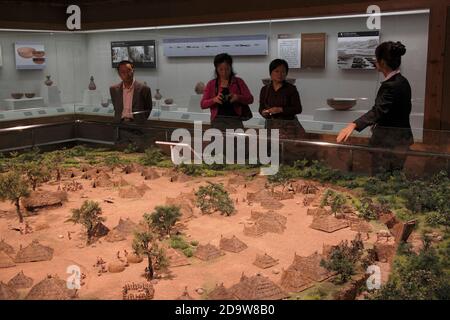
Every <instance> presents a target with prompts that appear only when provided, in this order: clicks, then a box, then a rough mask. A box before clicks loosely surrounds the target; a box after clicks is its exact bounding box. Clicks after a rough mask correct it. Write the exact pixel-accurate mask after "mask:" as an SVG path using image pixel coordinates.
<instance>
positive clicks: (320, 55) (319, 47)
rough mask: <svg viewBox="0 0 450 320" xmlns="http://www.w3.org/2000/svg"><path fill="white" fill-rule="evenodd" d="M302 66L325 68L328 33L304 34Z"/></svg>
mask: <svg viewBox="0 0 450 320" xmlns="http://www.w3.org/2000/svg"><path fill="white" fill-rule="evenodd" d="M301 38H302V44H301V47H302V54H301V61H302V68H325V61H326V41H327V34H326V33H303V34H302V37H301Z"/></svg>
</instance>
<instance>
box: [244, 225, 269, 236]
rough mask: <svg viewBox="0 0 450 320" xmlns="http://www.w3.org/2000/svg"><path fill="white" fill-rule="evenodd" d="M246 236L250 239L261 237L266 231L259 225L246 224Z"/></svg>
mask: <svg viewBox="0 0 450 320" xmlns="http://www.w3.org/2000/svg"><path fill="white" fill-rule="evenodd" d="M244 234H245V235H246V236H249V237H259V236H262V235H263V234H264V230H262V228H261V226H260V225H259V224H257V223H253V224H252V225H247V224H246V225H244Z"/></svg>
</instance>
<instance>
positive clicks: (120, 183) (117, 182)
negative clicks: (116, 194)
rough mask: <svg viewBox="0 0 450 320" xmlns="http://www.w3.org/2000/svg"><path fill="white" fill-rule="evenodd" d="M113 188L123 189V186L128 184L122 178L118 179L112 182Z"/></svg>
mask: <svg viewBox="0 0 450 320" xmlns="http://www.w3.org/2000/svg"><path fill="white" fill-rule="evenodd" d="M113 184H114V187H125V186H129V185H130V184H129V183H128V181H127V180H125V179H124V178H122V177H120V179H119V180H115V181H113Z"/></svg>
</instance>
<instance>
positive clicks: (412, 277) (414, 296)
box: [372, 246, 450, 300]
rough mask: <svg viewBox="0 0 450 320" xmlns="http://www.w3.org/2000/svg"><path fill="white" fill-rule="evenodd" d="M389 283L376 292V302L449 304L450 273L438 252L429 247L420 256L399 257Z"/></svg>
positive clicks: (410, 252)
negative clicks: (398, 301)
mask: <svg viewBox="0 0 450 320" xmlns="http://www.w3.org/2000/svg"><path fill="white" fill-rule="evenodd" d="M393 269H394V270H393V273H392V274H391V275H390V277H389V280H388V282H387V283H386V284H385V285H383V286H382V287H381V289H380V290H378V291H376V292H375V293H374V295H373V296H372V299H376V300H448V299H450V280H449V277H448V270H445V265H444V263H443V261H442V259H441V258H440V257H439V256H438V254H437V252H436V250H435V249H434V248H432V247H430V246H425V247H424V248H423V249H422V250H421V251H420V252H419V253H418V254H416V253H414V252H412V251H406V252H403V253H401V254H400V255H399V256H397V258H396V260H395V262H394V267H393Z"/></svg>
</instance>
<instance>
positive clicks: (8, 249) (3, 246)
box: [0, 239, 16, 255]
mask: <svg viewBox="0 0 450 320" xmlns="http://www.w3.org/2000/svg"><path fill="white" fill-rule="evenodd" d="M0 251H3V252H4V253H6V254H8V255H13V254H15V253H16V251H15V250H14V248H13V247H12V246H11V245H9V244H8V243H6V242H5V240H4V239H2V240H1V241H0Z"/></svg>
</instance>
